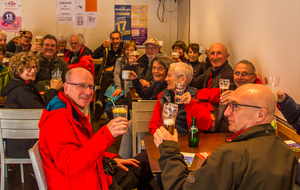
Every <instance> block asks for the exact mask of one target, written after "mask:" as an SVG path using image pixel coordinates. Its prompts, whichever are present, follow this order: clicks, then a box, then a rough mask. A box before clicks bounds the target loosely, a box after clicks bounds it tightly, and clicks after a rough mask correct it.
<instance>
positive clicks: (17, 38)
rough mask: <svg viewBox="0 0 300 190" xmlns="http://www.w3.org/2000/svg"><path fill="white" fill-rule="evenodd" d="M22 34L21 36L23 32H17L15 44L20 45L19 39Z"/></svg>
mask: <svg viewBox="0 0 300 190" xmlns="http://www.w3.org/2000/svg"><path fill="white" fill-rule="evenodd" d="M20 36H21V34H20V33H19V32H16V34H15V40H16V41H15V45H18V41H19V39H20Z"/></svg>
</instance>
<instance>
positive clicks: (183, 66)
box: [170, 62, 194, 85]
mask: <svg viewBox="0 0 300 190" xmlns="http://www.w3.org/2000/svg"><path fill="white" fill-rule="evenodd" d="M171 68H172V69H173V72H174V73H175V75H176V76H178V77H179V76H186V85H189V84H190V82H191V81H192V79H193V74H194V73H193V67H192V66H191V65H189V64H187V63H183V62H177V63H172V64H171V66H170V69H171Z"/></svg>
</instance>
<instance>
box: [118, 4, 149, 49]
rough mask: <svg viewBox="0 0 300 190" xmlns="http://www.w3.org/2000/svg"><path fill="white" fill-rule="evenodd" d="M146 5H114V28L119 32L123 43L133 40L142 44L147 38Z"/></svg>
mask: <svg viewBox="0 0 300 190" xmlns="http://www.w3.org/2000/svg"><path fill="white" fill-rule="evenodd" d="M147 9H148V8H147V5H115V30H117V31H119V32H121V35H122V38H123V41H122V42H123V43H125V42H126V41H128V40H133V41H134V42H135V43H136V45H143V43H144V42H145V41H146V40H147V33H148V32H147V30H148V10H147Z"/></svg>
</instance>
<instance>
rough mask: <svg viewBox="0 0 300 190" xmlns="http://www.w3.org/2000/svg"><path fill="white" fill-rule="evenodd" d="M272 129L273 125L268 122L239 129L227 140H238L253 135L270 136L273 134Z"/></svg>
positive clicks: (250, 137)
mask: <svg viewBox="0 0 300 190" xmlns="http://www.w3.org/2000/svg"><path fill="white" fill-rule="evenodd" d="M274 131H275V130H274V127H273V126H272V125H271V124H270V123H266V124H261V125H256V126H253V127H249V128H247V129H244V130H242V131H239V132H237V133H236V134H235V135H233V136H232V137H230V138H228V139H227V140H228V141H229V142H238V141H242V140H248V139H252V138H255V137H263V136H271V135H274Z"/></svg>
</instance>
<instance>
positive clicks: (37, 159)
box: [28, 141, 48, 190]
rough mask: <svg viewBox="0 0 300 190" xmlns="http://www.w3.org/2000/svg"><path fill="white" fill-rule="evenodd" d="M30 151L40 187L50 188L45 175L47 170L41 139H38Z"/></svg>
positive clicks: (42, 189) (44, 189) (41, 188)
mask: <svg viewBox="0 0 300 190" xmlns="http://www.w3.org/2000/svg"><path fill="white" fill-rule="evenodd" d="M28 152H29V156H30V160H31V162H32V167H33V171H34V174H35V178H36V181H37V184H38V186H39V189H40V190H46V189H48V185H47V180H46V177H45V172H44V168H43V163H42V157H41V154H40V151H39V141H37V142H36V143H35V145H34V146H33V147H32V148H31V149H29V150H28Z"/></svg>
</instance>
